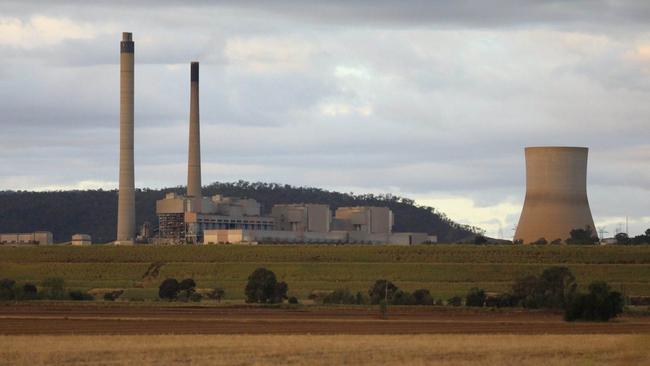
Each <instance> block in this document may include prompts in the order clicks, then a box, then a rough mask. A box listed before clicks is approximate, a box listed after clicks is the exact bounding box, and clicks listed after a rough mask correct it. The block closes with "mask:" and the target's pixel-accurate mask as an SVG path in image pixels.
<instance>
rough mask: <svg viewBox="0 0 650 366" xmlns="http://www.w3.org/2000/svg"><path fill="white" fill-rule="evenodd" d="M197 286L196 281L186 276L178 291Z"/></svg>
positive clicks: (192, 289) (192, 288)
mask: <svg viewBox="0 0 650 366" xmlns="http://www.w3.org/2000/svg"><path fill="white" fill-rule="evenodd" d="M195 288H196V282H194V280H193V279H191V278H186V279H184V280H182V281H181V282H180V283H179V284H178V291H184V290H191V291H194V289H195Z"/></svg>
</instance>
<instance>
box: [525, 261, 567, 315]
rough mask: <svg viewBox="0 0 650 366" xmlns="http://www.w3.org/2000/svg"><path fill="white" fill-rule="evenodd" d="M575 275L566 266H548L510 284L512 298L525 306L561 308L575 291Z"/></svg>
mask: <svg viewBox="0 0 650 366" xmlns="http://www.w3.org/2000/svg"><path fill="white" fill-rule="evenodd" d="M576 287H577V285H576V282H575V277H574V276H573V274H572V273H571V271H570V270H569V269H568V268H566V267H549V268H546V269H545V270H544V271H543V272H542V274H541V275H540V276H539V277H537V276H526V277H523V278H520V279H517V280H515V282H514V283H513V285H512V297H513V300H514V301H515V302H516V303H518V304H520V305H521V306H523V307H525V308H532V309H536V308H550V309H563V308H565V306H566V304H567V302H568V301H569V299H571V298H573V294H574V293H575V291H576Z"/></svg>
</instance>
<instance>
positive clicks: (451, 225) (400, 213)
mask: <svg viewBox="0 0 650 366" xmlns="http://www.w3.org/2000/svg"><path fill="white" fill-rule="evenodd" d="M184 191H185V188H184V187H176V188H164V189H138V190H136V196H135V197H136V218H137V225H138V227H139V226H140V225H141V224H142V223H143V222H145V221H149V222H150V223H152V224H153V226H154V227H155V226H157V223H158V221H157V218H156V214H155V210H156V200H158V199H161V198H162V197H163V196H164V194H165V193H166V192H177V193H184ZM203 194H204V195H205V196H212V195H215V194H222V195H224V196H234V197H246V198H253V199H255V200H257V201H258V202H260V203H261V204H262V212H263V213H268V212H269V211H270V210H271V207H272V206H273V205H274V204H277V203H303V202H304V203H323V204H328V205H330V207H331V208H332V210H335V209H336V208H337V207H341V206H388V207H390V209H391V210H392V211H393V213H394V215H395V226H394V227H393V230H394V231H415V232H427V233H430V234H436V235H438V239H439V241H442V242H455V241H458V240H461V239H464V238H466V237H468V236H470V235H472V234H473V232H475V231H477V230H478V229H477V228H474V227H470V226H467V225H460V224H458V223H455V222H453V221H452V220H450V219H449V218H447V217H446V216H445V215H444V214H443V213H441V212H438V211H436V210H435V209H434V208H431V207H423V206H417V205H415V202H414V201H412V200H410V199H407V198H403V197H396V196H392V195H380V196H377V195H372V194H364V195H356V194H351V193H340V192H330V191H326V190H323V189H319V188H308V187H293V186H289V185H280V184H275V183H249V182H244V181H239V182H236V183H213V184H210V185H208V186H206V187H204V189H203ZM116 222H117V191H116V190H112V191H104V190H88V191H52V192H28V191H2V192H0V232H4V233H7V232H32V231H37V230H47V231H51V232H52V233H53V234H54V240H55V242H63V241H68V240H70V237H71V236H72V234H75V233H84V234H90V235H92V238H93V242H96V243H104V242H109V241H112V240H114V239H115V231H116V229H115V227H116Z"/></svg>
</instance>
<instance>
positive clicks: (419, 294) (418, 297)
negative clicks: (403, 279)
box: [413, 288, 433, 305]
mask: <svg viewBox="0 0 650 366" xmlns="http://www.w3.org/2000/svg"><path fill="white" fill-rule="evenodd" d="M413 298H414V299H415V304H416V305H433V297H432V296H431V293H430V292H429V290H427V289H424V288H421V289H418V290H415V291H413Z"/></svg>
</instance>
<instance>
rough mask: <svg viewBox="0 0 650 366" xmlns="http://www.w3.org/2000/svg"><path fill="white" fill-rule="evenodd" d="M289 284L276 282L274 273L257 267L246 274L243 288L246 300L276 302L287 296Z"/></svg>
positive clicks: (251, 301)
mask: <svg viewBox="0 0 650 366" xmlns="http://www.w3.org/2000/svg"><path fill="white" fill-rule="evenodd" d="M288 289H289V286H287V284H286V283H285V282H278V281H277V279H276V277H275V273H273V272H272V271H269V270H268V269H266V268H258V269H256V270H255V271H253V273H251V274H250V276H248V282H247V283H246V288H245V290H244V292H245V294H246V302H249V303H271V304H272V303H278V302H282V300H283V299H286V298H287V291H288Z"/></svg>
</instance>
